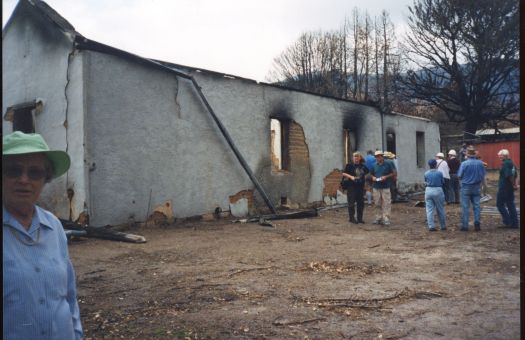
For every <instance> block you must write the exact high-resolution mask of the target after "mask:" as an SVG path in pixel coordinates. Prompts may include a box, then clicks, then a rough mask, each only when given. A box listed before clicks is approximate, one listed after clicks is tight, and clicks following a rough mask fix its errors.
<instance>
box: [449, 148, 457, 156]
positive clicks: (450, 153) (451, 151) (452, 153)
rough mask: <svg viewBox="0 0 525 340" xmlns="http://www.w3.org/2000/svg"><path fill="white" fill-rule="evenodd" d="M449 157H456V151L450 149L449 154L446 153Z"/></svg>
mask: <svg viewBox="0 0 525 340" xmlns="http://www.w3.org/2000/svg"><path fill="white" fill-rule="evenodd" d="M448 154H449V155H452V156H456V150H454V149H451V150H450V151H449V152H448Z"/></svg>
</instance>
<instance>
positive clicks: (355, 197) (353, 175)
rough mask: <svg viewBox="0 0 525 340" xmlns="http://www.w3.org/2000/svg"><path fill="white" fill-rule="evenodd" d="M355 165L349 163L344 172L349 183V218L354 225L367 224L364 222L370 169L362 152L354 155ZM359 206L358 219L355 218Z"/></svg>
mask: <svg viewBox="0 0 525 340" xmlns="http://www.w3.org/2000/svg"><path fill="white" fill-rule="evenodd" d="M352 158H353V163H348V164H347V165H346V167H345V170H344V171H343V179H344V180H346V181H347V183H348V184H347V186H346V189H347V190H346V195H347V198H348V216H349V218H350V219H349V220H350V222H352V223H365V222H364V221H363V210H364V207H365V201H364V193H365V175H366V174H367V173H368V169H367V167H366V166H365V160H364V159H363V155H361V153H360V152H354V153H353V155H352ZM356 206H357V219H356V216H355V213H356V209H355V208H356Z"/></svg>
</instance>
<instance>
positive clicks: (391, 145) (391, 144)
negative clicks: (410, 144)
mask: <svg viewBox="0 0 525 340" xmlns="http://www.w3.org/2000/svg"><path fill="white" fill-rule="evenodd" d="M386 151H390V152H392V153H394V154H397V152H396V134H395V133H393V132H387V134H386Z"/></svg>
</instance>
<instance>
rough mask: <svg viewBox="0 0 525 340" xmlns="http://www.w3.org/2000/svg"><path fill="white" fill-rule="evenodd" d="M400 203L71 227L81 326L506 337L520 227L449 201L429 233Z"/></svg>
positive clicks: (320, 335)
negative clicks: (111, 233)
mask: <svg viewBox="0 0 525 340" xmlns="http://www.w3.org/2000/svg"><path fill="white" fill-rule="evenodd" d="M493 184H495V183H494V181H489V186H490V187H489V189H490V190H489V192H490V193H491V194H492V196H493V197H495V188H494V186H493ZM413 203H414V202H413V201H412V202H410V203H398V204H394V205H393V212H394V213H393V217H392V222H393V224H392V225H391V226H389V227H384V226H376V225H373V224H370V223H367V224H364V225H363V224H359V225H355V224H349V223H348V222H347V219H348V216H347V213H346V210H345V209H335V210H326V211H323V212H321V216H320V217H317V218H310V219H299V220H280V221H275V222H274V228H269V227H263V226H259V225H258V224H257V223H253V224H240V223H231V222H230V221H229V220H221V221H215V222H197V223H186V224H179V225H174V226H168V227H164V228H160V227H151V226H150V227H148V228H147V229H145V228H139V229H135V230H133V231H130V232H133V233H136V234H140V235H144V236H145V237H146V239H147V240H148V242H147V243H145V244H131V243H121V242H115V241H107V240H96V239H78V240H76V241H73V242H72V243H71V245H70V254H71V257H72V260H73V263H74V265H75V268H76V271H77V284H78V293H79V301H80V309H81V316H82V321H83V325H84V329H85V335H86V336H85V338H86V339H118V338H123V339H186V338H187V339H290V338H293V339H299V338H300V339H351V338H352V339H401V338H404V339H453V338H455V339H458V338H461V339H519V338H520V255H519V254H520V231H519V230H505V229H498V228H497V226H498V225H500V219H499V218H498V217H497V216H491V215H483V216H482V231H481V232H474V231H469V232H468V233H464V232H460V231H459V230H458V229H459V224H458V223H459V206H457V205H449V206H447V208H446V209H447V218H448V221H447V222H448V230H447V231H438V232H434V233H431V232H428V231H427V230H426V228H425V223H424V222H425V214H424V208H418V207H414V206H413ZM483 205H484V206H494V205H495V199H493V200H490V201H489V202H487V203H484V204H483ZM372 216H373V211H372V209H371V208H367V209H365V221H367V222H371V221H372V219H373V218H372Z"/></svg>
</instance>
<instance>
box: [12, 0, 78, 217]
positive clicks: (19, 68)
mask: <svg viewBox="0 0 525 340" xmlns="http://www.w3.org/2000/svg"><path fill="white" fill-rule="evenodd" d="M15 16H16V18H14V19H15V20H12V22H11V24H10V25H8V26H7V27H6V28H5V30H4V31H3V38H2V50H3V53H2V81H3V87H2V115H5V113H6V109H7V108H8V107H10V106H13V105H16V104H20V103H24V102H29V101H33V100H35V99H37V98H40V99H42V100H43V102H44V106H43V110H42V112H40V113H38V114H37V115H36V117H35V128H36V132H37V133H40V134H42V136H43V137H44V139H45V140H46V142H47V143H48V145H49V147H50V148H51V149H56V150H64V151H67V152H68V153H69V155H70V156H71V158H72V164H73V166H72V168H71V170H70V171H69V172H68V173H67V174H66V175H63V176H62V177H60V178H58V179H55V180H53V181H52V182H51V183H49V184H47V185H46V186H45V188H44V191H43V192H42V195H41V199H40V202H39V204H40V205H41V206H43V207H45V208H48V209H49V210H51V211H53V212H54V213H55V214H56V215H58V216H59V217H61V218H66V219H67V218H69V216H70V204H69V200H68V198H67V189H68V188H74V190H75V191H76V192H78V193H79V194H78V195H76V197H74V200H73V202H72V203H73V206H72V210H73V215H74V216H73V219H75V218H76V216H77V215H78V211H79V210H81V207H82V206H83V199H82V193H83V192H85V190H84V181H83V178H84V172H83V169H82V161H81V160H82V159H83V147H82V145H81V143H80V144H79V143H72V138H71V137H70V135H69V134H68V128H67V127H68V126H69V127H70V128H71V127H74V128H75V132H74V133H75V135H74V137H73V139H74V140H77V138H79V139H80V140H81V139H82V136H83V131H82V130H81V129H79V126H81V125H82V119H81V116H82V114H81V112H82V107H81V104H80V103H81V102H82V99H81V97H80V96H81V92H82V91H81V90H80V88H81V86H80V84H81V82H82V78H81V75H79V74H78V71H79V69H80V68H79V64H78V63H74V62H73V63H72V64H71V63H69V61H68V55H69V53H70V51H71V49H72V42H71V40H70V39H68V38H67V36H66V35H64V34H63V32H61V31H60V30H59V29H57V28H56V27H54V26H53V25H51V24H50V23H49V22H48V21H47V20H46V19H44V18H42V17H41V16H38V15H34V13H33V12H32V11H31V10H27V8H25V7H24V6H22V7H21V8H19V10H18V14H17V13H15ZM68 72H69V73H70V76H68ZM71 77H76V78H75V79H73V80H71V81H69V83H68V78H71ZM79 86H80V88H79ZM2 131H3V133H4V134H8V133H10V132H12V123H11V122H8V121H5V120H2ZM77 134H78V135H77ZM78 164H80V167H79V166H78Z"/></svg>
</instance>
